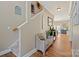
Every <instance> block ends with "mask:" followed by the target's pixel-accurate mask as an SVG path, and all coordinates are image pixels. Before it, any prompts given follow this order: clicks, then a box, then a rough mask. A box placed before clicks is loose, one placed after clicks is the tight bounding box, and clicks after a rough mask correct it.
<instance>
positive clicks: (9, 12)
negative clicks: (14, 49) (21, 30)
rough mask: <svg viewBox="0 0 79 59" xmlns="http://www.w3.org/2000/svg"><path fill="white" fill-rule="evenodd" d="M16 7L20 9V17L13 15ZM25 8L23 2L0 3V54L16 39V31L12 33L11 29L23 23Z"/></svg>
mask: <svg viewBox="0 0 79 59" xmlns="http://www.w3.org/2000/svg"><path fill="white" fill-rule="evenodd" d="M17 5H18V6H20V7H21V8H22V15H16V14H15V9H14V8H15V6H17ZM25 6H26V5H25V2H20V1H17V2H9V1H7V2H6V1H4V2H1V1H0V52H1V51H3V50H6V49H7V48H8V47H9V46H10V45H11V44H13V43H14V42H15V41H16V40H17V39H18V31H16V32H13V31H11V29H12V28H14V27H16V26H17V25H19V24H21V23H22V22H24V21H25V11H26V9H25ZM8 28H10V29H8Z"/></svg>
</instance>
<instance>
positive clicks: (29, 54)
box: [23, 49, 37, 57]
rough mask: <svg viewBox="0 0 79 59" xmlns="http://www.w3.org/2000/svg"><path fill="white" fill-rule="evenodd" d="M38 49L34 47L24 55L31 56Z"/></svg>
mask: <svg viewBox="0 0 79 59" xmlns="http://www.w3.org/2000/svg"><path fill="white" fill-rule="evenodd" d="M36 51H37V49H33V50H31V51H30V52H28V53H27V54H25V55H24V56H23V57H30V56H31V55H32V54H33V53H35V52H36Z"/></svg>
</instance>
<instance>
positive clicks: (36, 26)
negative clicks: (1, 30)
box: [20, 2, 53, 56]
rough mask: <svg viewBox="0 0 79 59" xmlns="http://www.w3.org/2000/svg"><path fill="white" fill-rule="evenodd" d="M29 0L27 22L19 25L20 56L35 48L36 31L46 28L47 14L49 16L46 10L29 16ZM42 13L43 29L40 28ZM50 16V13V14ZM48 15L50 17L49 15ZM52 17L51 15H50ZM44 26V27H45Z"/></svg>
mask: <svg viewBox="0 0 79 59" xmlns="http://www.w3.org/2000/svg"><path fill="white" fill-rule="evenodd" d="M29 6H30V2H28V8H27V9H28V11H27V19H28V23H26V24H25V25H24V26H22V27H21V29H20V30H21V56H24V55H25V54H27V53H28V52H30V51H31V50H33V49H35V35H36V34H37V33H40V32H43V31H45V30H47V29H48V28H47V27H48V26H47V25H46V24H47V19H46V18H47V16H50V13H49V12H48V11H46V10H43V11H42V12H40V13H38V14H37V15H35V16H34V17H32V18H31V13H30V7H29ZM42 15H44V20H43V21H44V24H43V25H44V29H43V30H42ZM51 16H52V15H51ZM51 16H50V17H51ZM52 17H53V16H52ZM45 27H46V28H45Z"/></svg>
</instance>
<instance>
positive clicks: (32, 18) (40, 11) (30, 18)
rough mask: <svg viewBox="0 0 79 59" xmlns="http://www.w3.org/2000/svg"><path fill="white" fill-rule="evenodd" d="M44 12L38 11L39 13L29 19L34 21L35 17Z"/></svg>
mask: <svg viewBox="0 0 79 59" xmlns="http://www.w3.org/2000/svg"><path fill="white" fill-rule="evenodd" d="M43 12H44V10H42V11H40V12H39V13H37V14H36V15H34V16H33V17H31V18H30V19H34V18H35V17H37V16H38V15H40V14H42V13H43Z"/></svg>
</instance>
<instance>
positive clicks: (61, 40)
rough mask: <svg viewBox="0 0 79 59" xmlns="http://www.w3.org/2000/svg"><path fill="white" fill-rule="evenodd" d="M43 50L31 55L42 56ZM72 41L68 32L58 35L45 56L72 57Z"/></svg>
mask: <svg viewBox="0 0 79 59" xmlns="http://www.w3.org/2000/svg"><path fill="white" fill-rule="evenodd" d="M42 56H43V55H42V52H39V51H37V52H35V53H34V54H33V55H32V56H31V57H42ZM71 56H72V50H71V43H70V41H69V37H68V35H66V34H60V35H58V37H57V39H56V41H55V42H54V44H53V45H52V46H51V47H50V48H49V49H48V50H47V51H46V55H45V57H71Z"/></svg>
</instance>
